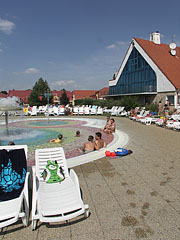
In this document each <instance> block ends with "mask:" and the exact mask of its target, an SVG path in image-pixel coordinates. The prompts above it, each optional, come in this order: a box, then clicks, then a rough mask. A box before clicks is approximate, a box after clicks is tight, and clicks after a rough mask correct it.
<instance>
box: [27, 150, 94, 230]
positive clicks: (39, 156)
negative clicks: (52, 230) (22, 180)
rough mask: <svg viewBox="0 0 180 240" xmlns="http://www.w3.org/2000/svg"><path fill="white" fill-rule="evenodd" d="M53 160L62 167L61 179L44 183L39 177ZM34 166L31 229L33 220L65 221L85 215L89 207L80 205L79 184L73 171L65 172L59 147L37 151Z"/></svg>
mask: <svg viewBox="0 0 180 240" xmlns="http://www.w3.org/2000/svg"><path fill="white" fill-rule="evenodd" d="M48 160H51V161H57V163H58V165H59V166H60V167H62V169H63V172H64V175H65V179H64V180H63V181H62V182H58V183H46V182H45V180H44V179H43V178H42V172H43V170H44V169H45V166H46V164H47V161H48ZM35 161H36V166H35V167H33V199H32V230H35V228H36V224H37V221H38V220H39V221H41V222H49V223H50V222H60V221H67V220H69V219H72V218H74V217H77V216H79V215H81V214H84V217H85V218H87V217H88V216H89V207H88V205H84V203H83V201H82V198H81V193H80V187H79V181H78V177H77V175H76V173H75V172H74V170H72V169H71V170H70V173H69V172H68V168H67V163H66V159H65V155H64V150H63V148H61V147H59V148H47V149H37V150H36V151H35Z"/></svg>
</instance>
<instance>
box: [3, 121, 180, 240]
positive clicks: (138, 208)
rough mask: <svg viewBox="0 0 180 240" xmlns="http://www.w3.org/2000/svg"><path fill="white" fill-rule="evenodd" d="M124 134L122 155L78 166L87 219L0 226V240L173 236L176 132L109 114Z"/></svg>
mask: <svg viewBox="0 0 180 240" xmlns="http://www.w3.org/2000/svg"><path fill="white" fill-rule="evenodd" d="M115 120H116V124H117V128H118V129H119V130H121V131H124V132H125V133H127V134H128V136H129V142H128V145H127V149H131V150H132V151H133V154H131V155H129V156H126V157H123V158H109V157H104V158H101V159H99V160H96V161H94V162H90V163H87V164H84V165H81V166H78V167H75V168H74V169H75V171H76V173H77V174H78V176H79V182H80V186H81V188H82V190H83V199H84V202H85V203H87V204H88V205H89V207H90V212H91V215H90V217H89V218H88V219H83V218H82V217H79V218H77V219H75V220H73V221H70V222H69V223H60V224H50V225H49V224H41V223H39V224H38V228H37V230H36V231H34V232H32V231H31V226H28V227H26V228H24V227H23V225H22V223H21V222H18V223H17V224H14V225H12V226H9V227H7V228H4V229H3V230H1V232H0V240H2V239H3V240H6V239H7V240H8V239H38V240H40V239H43V240H46V239H51V240H55V239H63V240H66V239H67V240H71V239H72V240H74V239H80V240H84V239H85V240H89V239H91V240H96V239H97V240H101V239H102V240H103V239H106V240H136V239H148V240H179V239H180V132H175V131H171V130H168V129H162V128H159V127H156V126H155V125H150V126H145V125H142V124H140V123H136V122H133V121H131V120H129V119H126V118H115Z"/></svg>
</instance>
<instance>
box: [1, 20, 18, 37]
mask: <svg viewBox="0 0 180 240" xmlns="http://www.w3.org/2000/svg"><path fill="white" fill-rule="evenodd" d="M14 28H15V24H14V23H13V22H11V21H9V20H4V19H1V18H0V31H2V32H4V33H6V34H11V33H12V31H13V29H14Z"/></svg>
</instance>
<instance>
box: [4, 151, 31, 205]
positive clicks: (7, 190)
mask: <svg viewBox="0 0 180 240" xmlns="http://www.w3.org/2000/svg"><path fill="white" fill-rule="evenodd" d="M26 172H27V162H26V155H25V152H24V149H15V150H9V151H7V150H5V149H3V150H0V201H7V200H11V199H14V198H17V197H19V196H20V194H21V192H22V189H23V187H24V181H25V178H26Z"/></svg>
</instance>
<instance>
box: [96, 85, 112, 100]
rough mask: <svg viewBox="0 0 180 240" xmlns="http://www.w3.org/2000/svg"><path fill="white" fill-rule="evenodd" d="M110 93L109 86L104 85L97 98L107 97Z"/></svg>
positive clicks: (97, 93)
mask: <svg viewBox="0 0 180 240" xmlns="http://www.w3.org/2000/svg"><path fill="white" fill-rule="evenodd" d="M108 94H109V87H104V88H102V89H100V90H99V91H97V92H96V99H106V98H107V95H108Z"/></svg>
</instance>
